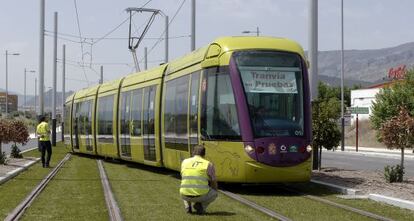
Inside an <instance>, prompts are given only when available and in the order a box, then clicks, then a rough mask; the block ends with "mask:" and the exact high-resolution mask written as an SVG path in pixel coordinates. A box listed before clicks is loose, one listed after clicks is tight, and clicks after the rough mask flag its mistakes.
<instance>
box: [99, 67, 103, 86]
mask: <svg viewBox="0 0 414 221" xmlns="http://www.w3.org/2000/svg"><path fill="white" fill-rule="evenodd" d="M99 84H103V65H101V79H99Z"/></svg>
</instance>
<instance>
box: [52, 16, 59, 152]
mask: <svg viewBox="0 0 414 221" xmlns="http://www.w3.org/2000/svg"><path fill="white" fill-rule="evenodd" d="M54 24H55V25H54V27H55V32H54V38H53V98H52V146H54V147H55V146H56V85H57V84H56V77H57V32H58V13H57V12H55V16H54Z"/></svg>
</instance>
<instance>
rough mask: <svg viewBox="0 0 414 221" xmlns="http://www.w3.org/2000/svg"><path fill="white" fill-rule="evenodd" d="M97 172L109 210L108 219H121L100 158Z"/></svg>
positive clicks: (116, 220) (118, 220)
mask: <svg viewBox="0 0 414 221" xmlns="http://www.w3.org/2000/svg"><path fill="white" fill-rule="evenodd" d="M97 163H98V168H99V174H100V176H101V181H102V187H103V189H104V195H105V201H106V207H107V208H108V212H109V219H110V220H111V221H122V220H123V218H122V216H121V210H120V209H119V207H118V203H117V202H116V200H115V197H114V194H113V193H112V190H111V186H110V184H109V181H108V177H107V175H106V172H105V168H104V167H103V164H102V160H97Z"/></svg>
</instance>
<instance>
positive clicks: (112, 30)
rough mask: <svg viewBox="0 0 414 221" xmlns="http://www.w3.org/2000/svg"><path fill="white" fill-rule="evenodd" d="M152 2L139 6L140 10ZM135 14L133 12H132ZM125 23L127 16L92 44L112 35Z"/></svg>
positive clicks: (127, 19)
mask: <svg viewBox="0 0 414 221" xmlns="http://www.w3.org/2000/svg"><path fill="white" fill-rule="evenodd" d="M151 1H152V0H148V1H147V2H146V3H145V4H144V5H143V6H141V8H143V7H145V6H146V5H148V4H149V3H150V2H151ZM134 14H135V12H134ZM127 21H129V16H128V17H127V18H126V19H124V20H123V21H122V22H121V23H120V24H119V25H117V26H115V28H113V29H111V30H110V31H109V32H107V33H106V34H104V35H103V36H102V37H100V38H98V39H97V40H96V41H95V42H94V44H97V43H99V42H100V41H102V40H103V39H105V38H106V37H108V36H109V35H110V34H112V33H113V32H114V31H116V30H118V29H119V28H120V27H121V26H122V25H123V24H125V23H126V22H127Z"/></svg>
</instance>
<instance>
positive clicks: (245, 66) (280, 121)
mask: <svg viewBox="0 0 414 221" xmlns="http://www.w3.org/2000/svg"><path fill="white" fill-rule="evenodd" d="M234 58H235V60H236V64H237V67H238V70H239V71H240V75H241V78H242V81H243V86H244V90H245V94H246V98H247V103H248V106H249V113H250V119H251V122H252V125H253V130H254V135H255V137H257V138H258V137H274V136H303V130H304V126H303V121H304V119H303V74H302V68H301V59H300V56H299V55H296V54H292V53H286V52H274V51H243V52H238V53H235V54H234Z"/></svg>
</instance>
